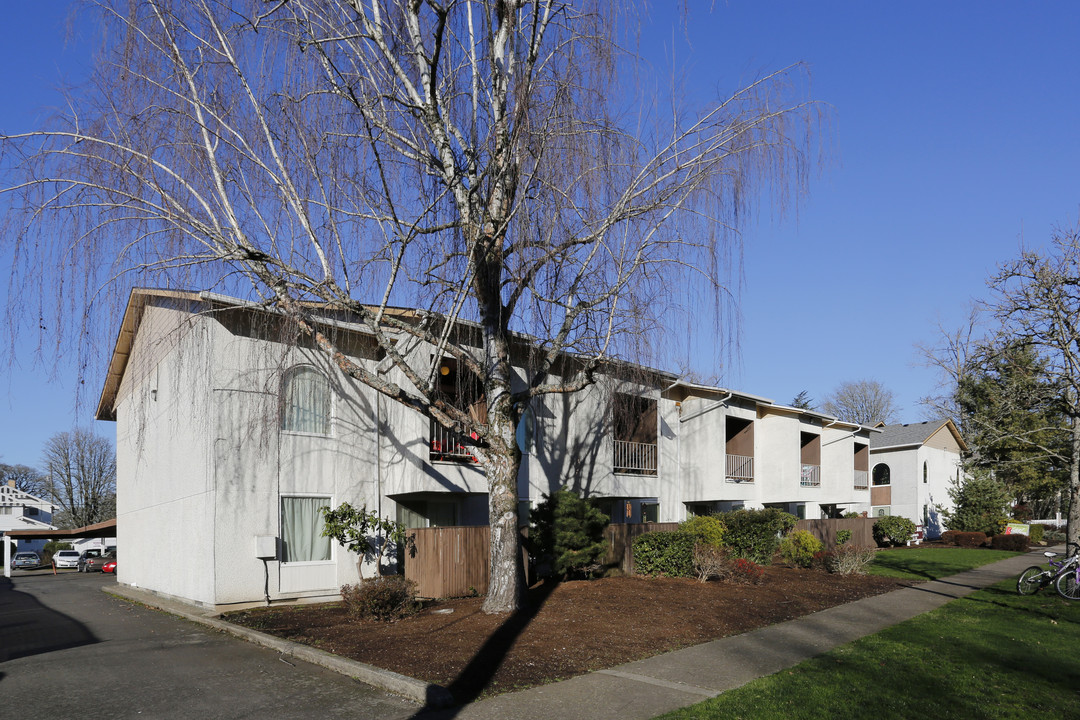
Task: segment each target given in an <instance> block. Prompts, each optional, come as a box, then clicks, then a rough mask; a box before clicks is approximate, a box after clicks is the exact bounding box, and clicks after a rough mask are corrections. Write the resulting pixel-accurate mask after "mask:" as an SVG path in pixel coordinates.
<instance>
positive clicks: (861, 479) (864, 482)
mask: <svg viewBox="0 0 1080 720" xmlns="http://www.w3.org/2000/svg"><path fill="white" fill-rule="evenodd" d="M868 487H870V473H869V472H868V471H866V470H856V471H855V489H856V490H865V489H867V488H868Z"/></svg>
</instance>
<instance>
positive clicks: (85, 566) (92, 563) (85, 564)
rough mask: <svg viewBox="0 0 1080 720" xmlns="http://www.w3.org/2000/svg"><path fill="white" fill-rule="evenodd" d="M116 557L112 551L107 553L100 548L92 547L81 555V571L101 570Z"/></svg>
mask: <svg viewBox="0 0 1080 720" xmlns="http://www.w3.org/2000/svg"><path fill="white" fill-rule="evenodd" d="M115 558H116V556H115V555H113V554H111V553H109V554H106V553H105V552H104V551H103V550H101V549H99V548H91V549H89V550H87V551H85V552H84V553H83V554H82V555H80V556H79V572H100V571H101V568H102V566H104V565H105V563H107V562H108V561H109V560H114V559H115Z"/></svg>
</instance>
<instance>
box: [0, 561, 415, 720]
mask: <svg viewBox="0 0 1080 720" xmlns="http://www.w3.org/2000/svg"><path fill="white" fill-rule="evenodd" d="M115 582H116V580H115V578H114V577H113V576H111V575H102V574H101V573H90V574H80V573H77V572H75V571H74V570H67V571H59V572H58V574H56V575H53V573H52V570H51V569H42V570H37V571H15V572H13V573H12V577H11V578H10V579H7V578H3V577H0V707H6V708H8V709H13V708H18V713H17V716H18V717H19V718H50V719H55V718H129V717H132V718H133V717H140V718H147V717H152V718H192V717H198V718H254V717H258V718H268V717H272V718H291V717H298V718H299V717H303V718H310V717H328V718H335V717H349V718H387V719H392V718H408V717H411V716H412V715H413V714H415V713H416V711H417V706H416V705H413V704H411V703H409V702H407V701H405V700H402V699H400V698H396V697H393V696H390V695H388V694H386V693H383V692H380V691H377V690H375V689H373V688H371V687H368V686H367V685H364V684H362V683H359V682H357V681H355V680H352V679H350V678H346V677H343V676H341V675H338V674H337V673H333V672H330V671H328V670H324V669H322V668H318V667H315V666H313V665H308V664H307V663H304V662H302V661H298V660H295V659H288V661H287V662H286V659H282V658H281V657H280V656H279V655H278V653H276V652H274V651H272V650H267V649H265V648H262V647H258V646H255V645H252V644H250V643H246V642H244V641H242V640H237V639H235V638H233V637H230V636H227V635H224V634H222V633H219V632H214V631H212V630H208V629H205V628H203V627H202V626H199V625H196V624H194V623H190V622H188V621H186V620H181V619H179V618H177V617H174V616H171V615H166V614H164V613H160V612H157V611H154V610H150V609H148V608H145V607H142V606H140V605H137V604H134V603H131V602H128V601H125V600H121V599H118V598H115V597H112V596H110V595H107V594H106V593H105V592H102V589H101V588H102V587H103V586H108V585H110V584H113V583H115ZM2 714H3V713H0V715H2Z"/></svg>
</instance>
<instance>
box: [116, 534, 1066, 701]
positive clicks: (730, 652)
mask: <svg viewBox="0 0 1080 720" xmlns="http://www.w3.org/2000/svg"><path fill="white" fill-rule="evenodd" d="M1055 549H1057V550H1058V551H1061V550H1063V548H1055ZM1042 552H1043V549H1039V550H1037V551H1032V552H1030V553H1027V554H1025V555H1018V556H1016V557H1013V558H1009V559H1007V560H1002V561H1000V562H996V563H992V564H990V565H984V566H983V567H980V568H977V569H975V570H969V571H968V572H964V573H960V574H959V575H953V576H951V577H948V578H943V579H941V580H936V581H932V582H926V583H923V584H921V585H916V586H914V587H909V588H902V589H899V590H893V591H892V592H888V593H885V594H883V595H877V596H874V597H869V598H864V599H862V600H856V601H855V602H851V603H847V604H846V605H839V606H837V607H834V608H829V609H828V610H822V611H820V612H817V613H814V614H812V615H806V616H804V617H801V618H796V619H795V620H789V621H787V622H784V623H780V624H778V625H772V626H769V627H765V628H761V629H759V630H754V631H752V632H748V633H744V634H742V635H735V636H732V637H727V638H721V639H720V640H714V641H712V642H708V643H705V644H703V645H696V646H694V647H690V648H686V649H684V650H676V651H673V652H669V653H664V654H663V655H657V656H655V657H651V658H648V659H645V660H639V661H637V662H632V663H627V664H625V665H620V666H618V667H614V668H609V669H607V670H599V671H597V672H594V673H590V674H588V675H582V676H580V677H576V678H572V679H570V680H564V681H562V682H557V683H552V684H550V685H542V686H540V687H535V688H530V689H528V690H521V691H518V692H512V693H506V694H504V695H498V696H496V697H493V698H491V699H488V700H483V701H480V702H476V703H471V704H469V705H465V706H462V707H456V708H449V709H443V710H437V709H433V708H437V707H440V706H445V704H446V703H447V702H448V701H449V700H450V698H449V695H448V693H447V692H446V690H445V689H443V688H441V687H439V686H437V685H429V684H427V683H423V682H421V681H419V680H414V679H413V678H407V677H405V676H403V675H399V674H397V673H393V672H390V671H388V670H382V669H380V668H375V667H372V666H369V665H364V664H363V663H358V662H355V661H353V660H348V659H345V658H341V657H338V656H335V655H331V654H329V653H325V652H323V651H321V650H317V649H315V648H311V647H308V646H306V645H299V644H297V643H293V642H291V641H288V640H282V639H280V638H276V637H273V636H270V635H266V634H264V633H260V632H257V631H254V630H248V629H246V628H240V627H238V626H236V625H232V624H230V623H227V622H224V621H222V620H220V619H218V618H216V617H213V616H212V615H211V614H210V613H207V612H203V611H200V610H198V609H196V608H193V607H192V606H190V605H186V604H183V603H179V602H173V601H169V600H167V599H163V598H160V597H158V596H155V595H152V594H150V593H147V592H145V591H141V590H135V589H132V588H127V587H124V586H118V587H112V588H109V591H110V592H111V593H113V594H116V595H121V596H123V597H126V598H128V599H131V600H135V601H138V602H141V603H143V604H146V605H149V606H152V607H157V608H160V609H162V610H165V611H167V612H171V613H173V614H176V615H180V616H181V617H184V618H187V619H189V620H193V621H195V622H200V623H202V624H205V625H209V626H211V627H214V628H216V629H218V630H221V631H224V632H228V633H231V634H233V635H236V636H239V637H243V638H245V639H247V640H250V641H252V642H256V643H259V644H262V645H266V646H268V647H271V648H273V649H275V650H277V651H278V652H281V653H283V654H285V655H291V656H294V657H298V658H301V659H303V660H306V661H308V662H312V663H314V664H317V665H322V666H323V667H326V668H329V669H332V670H336V671H337V672H340V673H342V674H345V675H348V676H350V677H354V678H356V679H358V680H361V681H362V682H365V683H368V684H370V685H374V686H375V687H378V688H381V689H383V690H387V691H389V692H392V693H395V694H398V695H401V696H404V697H407V698H409V699H411V700H413V701H414V702H417V703H419V704H421V705H425V704H426V705H427V706H428V708H432V709H423V710H418V712H417V714H416V715H415V716H414V717H415V718H417V719H419V718H424V719H425V720H449V719H450V718H461V719H462V720H505V718H515V719H516V720H529V719H531V718H535V720H550V718H559V717H562V718H574V719H575V720H608V719H610V720H647V719H648V718H653V717H655V716H657V715H660V714H662V713H666V712H670V711H672V710H676V709H678V708H681V707H685V706H687V705H693V704H695V703H698V702H701V701H702V700H704V699H706V698H710V697H715V696H716V695H719V694H720V693H722V692H724V691H725V690H731V689H732V688H737V687H740V686H742V685H744V684H746V683H747V682H749V681H751V680H754V679H755V678H759V677H763V676H765V675H771V674H773V673H776V672H779V671H781V670H784V669H785V668H789V667H791V666H793V665H796V664H798V663H800V662H802V661H803V660H807V659H809V658H812V657H814V656H816V655H820V654H822V653H824V652H827V651H829V650H831V649H833V648H835V647H837V646H840V645H843V644H844V643H848V642H851V641H852V640H856V639H858V638H860V637H863V636H865V635H872V634H873V633H876V632H878V631H880V630H883V629H884V628H887V627H890V626H892V625H895V624H897V623H900V622H903V621H904V620H909V619H911V618H913V617H915V616H916V615H921V614H922V613H925V612H927V611H929V610H933V609H935V608H937V607H940V606H942V605H944V604H945V603H947V602H949V601H950V600H953V599H955V598H959V597H963V596H965V595H968V594H970V593H972V592H974V591H976V590H979V589H981V588H984V587H987V586H989V585H993V584H994V583H996V582H999V581H1001V580H1005V579H1010V578H1015V577H1017V576H1018V575H1019V574H1020V573H1021V572H1023V570H1024V568H1026V567H1028V566H1030V565H1035V564H1039V563H1041V562H1042V561H1043V560H1044V558H1043V557H1042Z"/></svg>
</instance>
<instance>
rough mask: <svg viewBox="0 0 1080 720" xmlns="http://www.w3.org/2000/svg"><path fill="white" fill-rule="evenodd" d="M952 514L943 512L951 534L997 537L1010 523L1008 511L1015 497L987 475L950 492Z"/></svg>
mask: <svg viewBox="0 0 1080 720" xmlns="http://www.w3.org/2000/svg"><path fill="white" fill-rule="evenodd" d="M949 497H951V498H952V501H953V504H954V507H953V509H952V510H944V511H943V512H942V515H944V516H945V524H946V525H948V526H949V529H950V530H959V531H961V532H981V533H986V534H987V535H997V534H999V533H1001V531H1003V530H1004V529H1005V523H1006V522H1007V521H1008V515H1007V514H1006V508H1008V507H1009V505H1010V504H1011V502H1012V496H1011V495H1010V494H1009V491H1008V490H1007V489H1006V488H1005V486H1004V485H1003V484H1002V483H1000V482H998V481H997V480H995V479H994V478H992V477H990V476H988V475H976V476H973V477H969V478H966V479H965V480H964V481H963V482H961V483H955V482H954V483H953V486H952V487H951V488H949Z"/></svg>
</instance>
